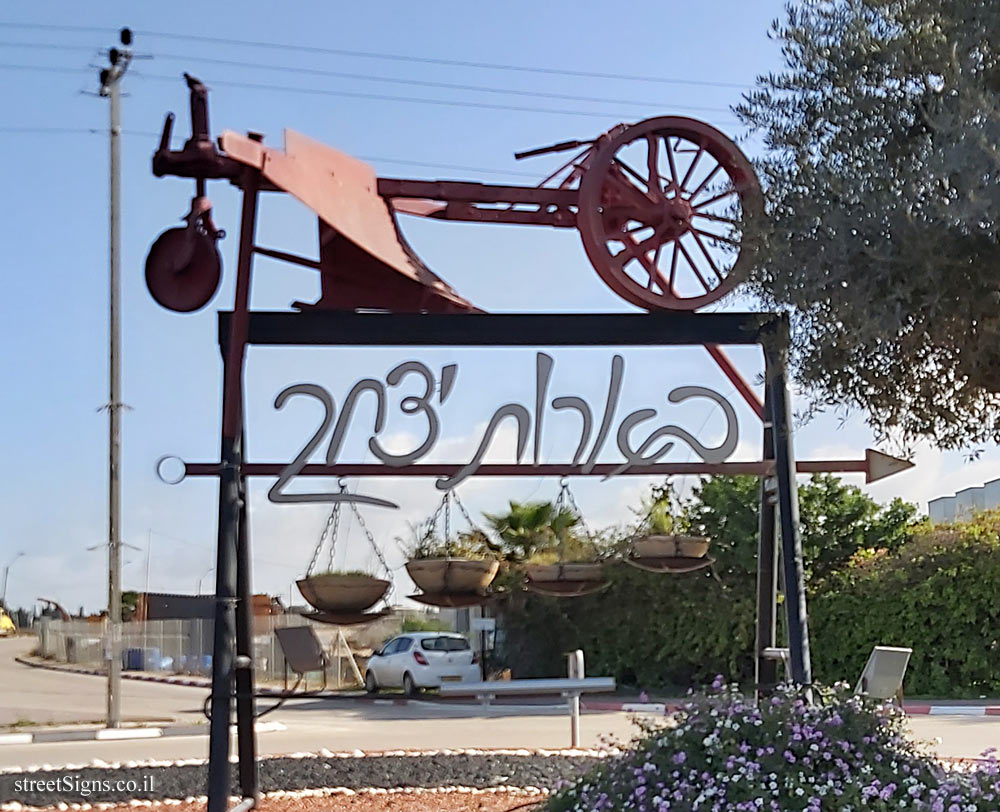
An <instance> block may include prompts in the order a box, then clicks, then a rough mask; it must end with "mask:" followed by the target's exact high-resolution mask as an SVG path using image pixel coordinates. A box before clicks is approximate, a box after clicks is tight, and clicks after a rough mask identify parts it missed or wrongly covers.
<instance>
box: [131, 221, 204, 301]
mask: <svg viewBox="0 0 1000 812" xmlns="http://www.w3.org/2000/svg"><path fill="white" fill-rule="evenodd" d="M221 278H222V257H221V256H220V255H219V251H218V249H217V248H216V247H215V240H213V239H212V238H211V237H209V236H208V235H206V234H199V233H198V232H196V231H192V230H190V229H188V228H171V229H168V230H167V231H164V232H163V233H162V234H161V235H160V236H159V237H157V238H156V242H154V243H153V245H152V247H150V249H149V255H148V256H147V257H146V287H147V288H148V289H149V292H150V294H151V295H152V297H153V298H154V299H155V300H156V301H157V303H158V304H160V305H162V306H163V307H165V308H167V310H173V311H176V312H178V313H192V312H194V311H195V310H200V309H201V308H203V307H204V306H205V305H207V304H208V303H209V302H210V301H211V300H212V297H213V296H214V295H215V292H216V291H217V290H218V289H219V281H220V279H221Z"/></svg>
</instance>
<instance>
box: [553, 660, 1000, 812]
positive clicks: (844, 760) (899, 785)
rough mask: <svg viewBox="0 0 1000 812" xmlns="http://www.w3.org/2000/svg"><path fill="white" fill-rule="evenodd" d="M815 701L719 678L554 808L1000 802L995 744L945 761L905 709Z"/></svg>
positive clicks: (838, 699)
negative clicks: (958, 760) (917, 739)
mask: <svg viewBox="0 0 1000 812" xmlns="http://www.w3.org/2000/svg"><path fill="white" fill-rule="evenodd" d="M815 690H816V696H815V700H814V702H813V703H811V704H807V703H806V702H805V701H803V698H802V696H801V693H800V691H798V690H796V689H794V688H792V687H783V688H781V689H779V691H778V692H777V693H776V694H775V695H774V696H772V697H770V698H768V699H766V700H762V701H761V703H760V704H759V705H757V704H754V703H753V702H752V701H750V700H748V699H747V698H746V697H744V696H743V695H742V694H741V693H740V692H739V691H738V689H737V687H736V686H735V685H733V686H726V685H723V684H722V679H721V678H718V679H717V680H716V681H715V683H713V685H712V689H711V690H710V691H709V692H708V693H706V694H704V695H702V696H698V697H696V698H693V699H692V701H691V702H689V703H688V704H687V705H686V706H685V709H684V710H683V711H681V712H680V713H679V714H678V715H677V717H676V719H675V720H674V723H667V724H666V725H654V724H650V723H645V724H640V728H641V733H640V735H639V737H638V738H637V739H636V740H635V742H634V743H633V745H632V746H631V747H630V748H629V749H628V750H626V752H625V753H624V754H623V755H621V756H619V757H614V758H611V759H608V760H607V761H606V762H605V763H604V764H602V766H601V767H599V768H598V769H597V770H596V771H594V772H592V773H590V774H589V775H587V776H585V777H584V778H582V779H581V780H580V781H578V782H577V783H576V784H575V785H573V786H571V787H568V788H566V789H564V790H562V791H560V792H558V793H556V794H555V795H554V796H553V797H552V798H551V799H550V800H549V804H548V807H547V808H548V810H549V812H618V810H635V812H661V810H675V811H676V812H689V811H690V812H695V810H701V811H703V812H740V811H741V810H746V811H747V812H755V811H756V810H771V811H772V812H793V811H794V812H798V811H799V810H803V811H804V812H827V810H829V812H846V811H847V810H890V809H891V810H930V811H931V812H995V810H998V809H1000V775H998V765H997V761H996V759H995V758H994V757H993V756H992V755H991V756H990V757H989V758H988V759H986V760H984V761H983V762H982V764H981V766H979V767H976V768H973V769H970V770H968V771H966V772H957V771H948V770H946V769H945V768H944V767H943V766H942V765H941V764H940V763H939V762H937V761H935V760H934V759H933V757H931V756H930V755H928V754H926V753H924V752H923V751H922V750H921V749H920V748H919V747H918V746H917V745H916V744H914V743H913V742H912V741H911V740H910V739H908V738H907V736H906V735H905V722H904V718H905V717H904V715H903V713H902V712H901V711H899V710H897V709H895V708H893V707H891V706H883V705H879V704H878V703H876V702H874V701H872V700H868V699H863V698H861V697H857V696H854V695H852V694H851V693H850V691H849V689H848V687H847V686H846V685H840V686H837V687H836V688H834V689H832V690H823V689H815Z"/></svg>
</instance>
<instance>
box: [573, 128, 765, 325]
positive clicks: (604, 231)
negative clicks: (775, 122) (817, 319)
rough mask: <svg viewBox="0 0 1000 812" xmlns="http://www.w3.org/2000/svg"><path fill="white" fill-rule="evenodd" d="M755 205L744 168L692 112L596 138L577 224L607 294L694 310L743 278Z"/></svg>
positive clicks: (754, 187)
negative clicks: (689, 114)
mask: <svg viewBox="0 0 1000 812" xmlns="http://www.w3.org/2000/svg"><path fill="white" fill-rule="evenodd" d="M762 213H763V198H762V195H761V190H760V183H759V182H758V180H757V176H756V175H755V174H754V171H753V167H752V166H751V165H750V162H749V161H748V160H747V158H746V156H745V155H743V153H742V152H741V151H740V150H739V148H738V147H737V146H736V145H735V144H734V143H733V142H732V141H730V140H729V139H728V138H727V137H726V136H725V135H723V134H722V133H721V132H719V131H718V130H716V129H715V128H714V127H710V126H709V125H708V124H705V123H703V122H701V121H696V120H694V119H690V118H684V117H680V116H664V117H662V118H651V119H648V120H647V121H642V122H639V123H638V124H635V125H632V126H630V127H627V128H625V129H624V130H622V131H619V132H613V133H611V134H610V135H609V136H606V137H605V139H604V140H603V143H602V142H601V141H599V142H598V145H597V149H596V150H595V151H594V153H593V154H592V156H591V158H590V161H589V162H588V165H587V170H586V172H585V174H584V176H583V180H582V181H581V183H580V193H579V211H578V213H577V227H578V228H579V230H580V236H581V237H582V238H583V246H584V249H585V250H586V252H587V256H588V257H589V258H590V261H591V263H592V264H593V266H594V268H595V269H596V270H597V273H598V274H599V275H600V277H601V279H603V280H604V282H605V284H607V285H608V286H609V287H610V288H611V289H612V290H613V291H614V292H615V293H617V294H618V295H619V296H621V297H622V298H624V299H626V300H627V301H629V302H631V303H632V304H635V305H638V306H639V307H642V308H645V309H647V310H696V309H698V308H699V307H704V306H705V305H707V304H709V303H711V302H714V301H715V300H717V299H719V298H721V297H722V296H724V295H725V294H726V293H728V292H729V291H730V290H732V289H733V288H734V287H735V286H736V285H737V284H738V283H739V282H740V281H742V280H743V279H744V278H745V276H746V274H747V272H748V271H749V266H750V263H751V261H752V256H751V253H752V252H751V251H750V250H749V249H748V247H747V245H746V241H745V240H744V233H745V232H746V231H747V230H748V227H749V226H750V224H751V222H752V221H753V220H754V219H755V218H759V217H760V216H761V215H762Z"/></svg>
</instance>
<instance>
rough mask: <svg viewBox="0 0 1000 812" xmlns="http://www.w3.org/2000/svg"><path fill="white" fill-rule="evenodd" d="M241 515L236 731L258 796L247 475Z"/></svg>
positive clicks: (250, 792) (244, 783) (248, 787)
mask: <svg viewBox="0 0 1000 812" xmlns="http://www.w3.org/2000/svg"><path fill="white" fill-rule="evenodd" d="M240 445H241V449H240V450H241V453H242V455H243V456H244V458H245V457H246V433H244V434H243V437H242V439H241V443H240ZM239 486H240V518H239V524H238V532H237V555H236V561H237V569H236V595H237V598H238V600H239V602H238V603H237V604H236V658H237V668H236V732H237V746H236V749H237V752H238V753H239V759H240V766H239V775H240V794H241V795H242V796H243V797H244V798H253V799H254V800H255V802H256V800H258V799H259V789H258V780H257V741H256V738H255V734H254V717H255V714H256V703H255V702H254V651H253V589H252V581H251V569H250V567H251V556H250V503H249V501H248V499H247V482H246V477H243V476H241V477H240V478H239Z"/></svg>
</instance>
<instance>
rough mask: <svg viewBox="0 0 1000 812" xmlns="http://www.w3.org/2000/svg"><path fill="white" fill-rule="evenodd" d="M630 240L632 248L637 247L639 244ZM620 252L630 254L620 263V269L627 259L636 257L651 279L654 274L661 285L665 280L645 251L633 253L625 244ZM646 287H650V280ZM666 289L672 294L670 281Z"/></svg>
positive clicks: (623, 266)
mask: <svg viewBox="0 0 1000 812" xmlns="http://www.w3.org/2000/svg"><path fill="white" fill-rule="evenodd" d="M654 236H658V235H654ZM630 241H631V242H632V246H631V248H632V249H635V248H638V247H639V245H638V244H636V243H635V240H634V239H632V238H630ZM646 242H648V240H646ZM622 254H629V255H630V257H629V259H628V260H626V261H625V262H623V263H621V266H620V267H621V268H622V269H624V268H625V265H627V264H628V262H629V261H631V260H633V259H637V260H639V263H640V264H641V265H642V266H643V267H644V268H645V269H646V273H647V274H649V277H650V279H652V278H653V277H654V276H655V277H656V278H657V279H658V280H659V281H660V286H661V287H662V286H663V283H664V281H665V280H664V278H663V272H662V271H660V268H659V266H657V265H656V264H655V263H652V262H650V261H649V257H648V256H646V252H645V251H640V252H639V253H634V251H633V250H630V248H629V247H628V246H626V248H625V250H624V251H622ZM620 256H621V254H618V255H616V257H615V259H617V258H618V257H620ZM648 287H652V282H650V283H649V285H648ZM668 289H669V292H670V293H671V294H673V287H672V285H671V284H670V283H668Z"/></svg>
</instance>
